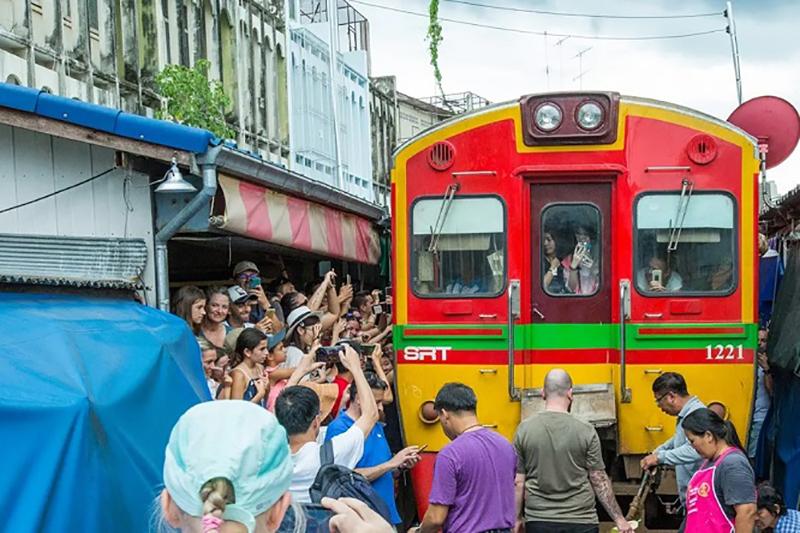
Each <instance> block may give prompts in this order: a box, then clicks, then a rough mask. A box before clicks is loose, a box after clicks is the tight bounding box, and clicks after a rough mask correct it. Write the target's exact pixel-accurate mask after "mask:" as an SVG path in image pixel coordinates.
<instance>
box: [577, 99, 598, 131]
mask: <svg viewBox="0 0 800 533" xmlns="http://www.w3.org/2000/svg"><path fill="white" fill-rule="evenodd" d="M575 118H576V120H577V121H578V125H579V126H580V127H581V128H583V129H585V130H594V129H597V127H598V126H600V124H602V123H603V118H604V117H603V108H602V107H600V105H599V104H598V103H596V102H592V101H589V102H586V103H583V104H581V105H580V107H578V112H577V114H576V117H575Z"/></svg>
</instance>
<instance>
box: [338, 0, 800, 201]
mask: <svg viewBox="0 0 800 533" xmlns="http://www.w3.org/2000/svg"><path fill="white" fill-rule="evenodd" d="M370 1H373V2H374V3H381V4H383V5H390V6H392V7H398V8H401V9H406V10H409V11H416V12H421V13H426V12H427V7H428V2H427V0H406V1H404V2H402V3H400V2H396V1H393V0H370ZM476 1H478V2H480V3H484V4H486V3H492V2H493V0H476ZM682 4H683V5H680V6H678V7H674V6H675V3H673V2H670V3H660V2H647V3H645V2H641V1H635V0H617V1H615V2H602V3H598V2H594V1H591V0H574V1H571V2H569V3H568V9H569V10H570V11H573V12H580V11H583V12H598V11H599V10H604V11H605V12H613V13H626V14H644V13H647V14H676V13H688V12H698V11H700V12H703V11H719V12H722V10H723V9H724V7H725V5H724V2H708V3H701V2H683V3H682ZM739 4H741V5H739ZM772 4H773V5H772V6H770V9H769V10H761V9H759V7H758V6H759V4H757V3H756V4H750V3H748V2H738V3H737V5H736V7H735V9H736V17H737V20H736V22H737V27H738V31H739V41H740V49H741V51H742V57H741V63H742V82H743V89H744V98H745V100H747V99H749V98H752V97H755V96H759V95H762V94H774V95H777V96H781V97H783V98H786V99H787V100H789V101H790V102H792V104H794V105H795V106H798V107H800V69H798V68H797V67H796V65H797V64H798V62H800V43H799V42H798V41H797V40H796V38H795V36H794V34H793V31H792V30H793V28H792V26H793V25H794V24H795V23H796V21H797V20H800V2H794V1H793V0H789V1H786V2H778V1H774V2H772ZM354 5H355V7H356V8H357V9H358V10H359V11H361V12H362V13H363V14H364V15H365V16H366V17H367V18H368V19H369V21H370V39H371V40H370V48H371V54H372V71H373V74H374V75H384V74H394V75H396V76H397V81H398V86H399V88H400V90H402V91H403V92H406V93H408V94H411V95H413V96H430V95H433V94H435V93H436V89H435V84H434V81H433V73H432V68H431V66H430V65H429V55H428V43H427V41H425V39H424V37H425V33H426V31H427V25H428V24H427V19H425V18H418V17H412V16H407V15H402V14H398V13H392V12H389V11H385V10H382V9H377V8H373V7H369V6H365V5H363V4H360V3H358V2H354ZM495 5H506V6H508V5H517V6H520V7H521V6H526V7H532V6H535V7H536V8H540V9H558V10H562V11H564V10H566V9H567V8H566V7H564V6H565V5H567V3H565V2H550V3H546V2H535V3H534V2H517V3H516V4H514V3H513V2H512V0H503V2H495ZM440 16H442V17H449V18H454V19H460V20H470V21H476V22H481V23H487V24H493V25H498V26H504V27H513V28H524V29H528V30H536V31H539V30H547V31H548V32H551V33H565V34H585V35H598V34H604V35H643V34H646V35H658V34H674V33H687V32H694V31H702V30H707V29H715V28H723V27H724V26H725V23H726V21H725V19H724V18H723V17H722V16H721V15H720V16H719V17H710V18H700V19H678V20H669V21H663V20H660V21H641V20H637V21H620V20H597V19H574V18H563V17H550V16H542V15H532V14H520V13H509V12H503V11H497V10H491V9H485V8H477V7H468V6H463V5H459V4H455V3H451V2H447V1H442V2H441V6H440ZM443 26H444V29H443V35H444V41H443V42H442V44H441V46H440V65H441V68H442V73H443V77H444V88H445V91H447V92H461V91H473V92H475V93H478V94H480V95H481V96H485V97H486V98H489V99H490V100H492V101H495V102H498V101H503V100H513V99H517V98H519V96H521V95H523V94H529V93H535V92H542V91H546V90H548V80H547V77H546V76H545V69H546V66H547V65H548V64H549V67H550V79H549V89H550V90H562V89H565V90H571V89H577V88H578V86H579V82H577V81H574V78H575V77H576V76H577V74H578V64H579V63H578V59H575V58H574V56H575V54H576V53H577V52H579V51H580V50H583V49H585V48H587V47H591V48H592V49H591V50H590V51H589V52H587V53H586V54H585V55H584V63H583V68H584V71H586V73H585V75H584V78H583V88H584V89H603V90H615V91H618V92H620V93H623V94H631V95H636V96H644V97H648V98H656V99H661V100H666V101H670V102H674V103H678V104H681V105H685V106H688V107H692V108H695V109H698V110H700V111H703V112H706V113H709V114H712V115H715V116H719V117H721V118H726V117H727V116H728V115H729V114H730V113H731V111H733V109H735V108H736V106H737V101H736V89H735V84H734V73H733V65H732V60H731V53H730V43H729V38H728V35H727V34H725V33H716V34H712V35H706V36H701V37H694V38H691V39H678V40H669V41H634V42H630V41H587V40H579V39H574V38H572V39H568V40H566V41H565V42H564V43H563V44H562V45H561V46H560V47H556V46H555V43H556V41H557V40H558V38H556V37H548V38H547V46H545V38H544V37H541V36H535V35H521V34H516V33H510V32H500V31H495V30H490V29H482V28H474V27H468V26H462V25H457V24H452V23H447V22H444V23H443ZM769 177H770V179H774V180H775V181H776V182H777V184H778V189H779V191H781V192H786V191H787V190H789V189H790V188H792V187H794V186H795V185H797V184H798V183H800V149H799V150H797V152H796V153H795V154H793V156H792V157H790V158H789V159H788V160H787V161H786V162H785V163H783V164H782V165H780V166H779V167H777V168H775V169H773V170H771V171H770V172H769Z"/></svg>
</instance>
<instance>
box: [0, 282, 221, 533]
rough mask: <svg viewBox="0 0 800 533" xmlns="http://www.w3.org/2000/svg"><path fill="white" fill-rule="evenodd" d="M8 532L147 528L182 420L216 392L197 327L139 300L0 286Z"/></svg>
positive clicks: (0, 419) (0, 415) (2, 492)
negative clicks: (169, 442) (0, 290)
mask: <svg viewBox="0 0 800 533" xmlns="http://www.w3.org/2000/svg"><path fill="white" fill-rule="evenodd" d="M0 323H2V324H3V334H2V335H0V375H2V376H4V378H5V379H3V384H2V386H0V442H2V443H3V450H4V452H3V459H4V460H3V468H1V469H0V501H3V502H5V503H6V505H4V506H3V508H4V512H3V518H2V521H3V528H2V529H3V530H4V531H80V532H82V533H95V532H97V533H100V532H107V531H148V523H149V519H150V513H151V507H152V503H153V500H154V498H155V497H156V495H157V494H158V492H159V489H160V486H161V484H162V481H161V480H162V468H163V460H164V448H165V446H166V443H167V440H168V439H169V433H170V431H171V429H172V426H173V425H174V424H175V422H176V421H177V419H178V418H179V417H180V415H181V414H182V413H183V412H184V411H186V409H188V408H189V407H191V406H192V405H194V404H196V403H198V402H200V401H204V400H208V399H210V395H209V391H208V387H207V386H206V382H205V377H204V375H203V371H202V366H201V362H200V353H199V348H198V346H197V342H196V341H195V339H194V336H193V335H192V333H191V332H190V331H189V328H188V327H187V326H186V324H185V322H184V321H183V320H181V319H179V318H177V317H175V316H172V315H169V314H167V313H164V312H161V311H158V310H156V309H152V308H150V307H146V306H144V305H140V304H138V303H136V302H133V301H127V300H119V299H113V298H101V297H83V296H71V295H53V294H10V293H0Z"/></svg>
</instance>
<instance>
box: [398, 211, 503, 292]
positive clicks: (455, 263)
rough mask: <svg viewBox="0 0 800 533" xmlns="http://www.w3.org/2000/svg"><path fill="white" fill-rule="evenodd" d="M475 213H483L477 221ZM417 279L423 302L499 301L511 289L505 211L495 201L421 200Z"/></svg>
mask: <svg viewBox="0 0 800 533" xmlns="http://www.w3.org/2000/svg"><path fill="white" fill-rule="evenodd" d="M475 213H481V216H480V217H476V216H475ZM411 233H412V251H411V265H412V266H411V270H412V272H411V277H412V288H413V290H414V293H415V294H417V295H418V296H422V297H426V296H427V297H461V298H463V297H465V296H469V297H493V296H497V295H499V294H500V293H501V292H502V290H503V286H504V284H505V247H506V242H505V240H506V237H505V236H506V227H505V208H504V206H503V203H502V201H501V200H500V198H498V197H495V196H484V197H458V198H455V199H453V200H452V201H451V202H450V204H449V205H447V203H446V202H445V201H444V200H443V199H442V198H423V199H420V200H417V201H416V202H415V203H414V205H413V207H412V212H411Z"/></svg>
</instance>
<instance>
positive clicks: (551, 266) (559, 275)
mask: <svg viewBox="0 0 800 533" xmlns="http://www.w3.org/2000/svg"><path fill="white" fill-rule="evenodd" d="M557 251H558V246H557V244H556V240H555V239H554V238H553V232H552V231H548V230H546V229H545V232H544V235H543V236H542V272H543V273H544V276H543V277H544V279H543V280H542V285H543V286H544V290H545V291H547V293H548V294H564V293H565V292H567V275H566V269H565V268H564V265H562V264H561V259H559V258H558V255H557Z"/></svg>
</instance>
